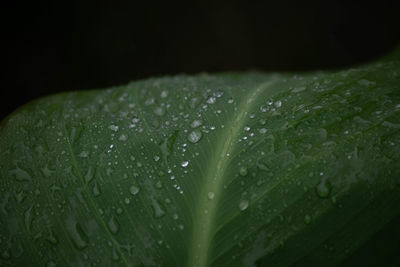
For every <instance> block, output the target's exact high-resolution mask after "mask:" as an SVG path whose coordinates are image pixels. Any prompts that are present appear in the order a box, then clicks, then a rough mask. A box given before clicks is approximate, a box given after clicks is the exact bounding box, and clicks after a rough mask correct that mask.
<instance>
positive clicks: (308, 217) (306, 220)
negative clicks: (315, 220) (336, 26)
mask: <svg viewBox="0 0 400 267" xmlns="http://www.w3.org/2000/svg"><path fill="white" fill-rule="evenodd" d="M304 223H305V224H310V223H311V216H310V215H308V214H306V215H305V216H304Z"/></svg>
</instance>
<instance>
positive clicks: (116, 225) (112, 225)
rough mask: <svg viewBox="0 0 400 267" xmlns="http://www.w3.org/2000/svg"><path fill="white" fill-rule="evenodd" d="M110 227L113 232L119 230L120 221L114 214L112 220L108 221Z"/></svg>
mask: <svg viewBox="0 0 400 267" xmlns="http://www.w3.org/2000/svg"><path fill="white" fill-rule="evenodd" d="M107 225H108V229H110V232H111V233H113V234H116V233H117V232H118V230H119V223H118V221H117V219H115V217H114V216H111V218H110V220H109V221H108V223H107Z"/></svg>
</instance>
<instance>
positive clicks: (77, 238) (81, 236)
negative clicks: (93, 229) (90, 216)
mask: <svg viewBox="0 0 400 267" xmlns="http://www.w3.org/2000/svg"><path fill="white" fill-rule="evenodd" d="M66 229H67V232H68V234H69V236H70V238H71V239H72V241H73V243H74V245H75V247H76V248H78V249H80V250H81V249H84V248H85V247H87V245H88V237H87V235H86V234H85V232H84V231H83V229H82V227H81V226H80V224H79V223H77V222H76V220H75V219H73V218H69V219H68V220H67V221H66Z"/></svg>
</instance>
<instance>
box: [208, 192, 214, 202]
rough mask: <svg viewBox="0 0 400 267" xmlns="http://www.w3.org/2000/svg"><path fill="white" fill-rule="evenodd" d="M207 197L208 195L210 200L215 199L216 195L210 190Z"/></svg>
mask: <svg viewBox="0 0 400 267" xmlns="http://www.w3.org/2000/svg"><path fill="white" fill-rule="evenodd" d="M207 197H208V199H209V200H213V199H214V197H215V194H214V192H208V194H207Z"/></svg>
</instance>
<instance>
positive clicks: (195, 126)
mask: <svg viewBox="0 0 400 267" xmlns="http://www.w3.org/2000/svg"><path fill="white" fill-rule="evenodd" d="M201 125H203V122H202V121H201V120H194V121H193V122H192V124H190V127H192V128H197V127H199V126H201Z"/></svg>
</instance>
